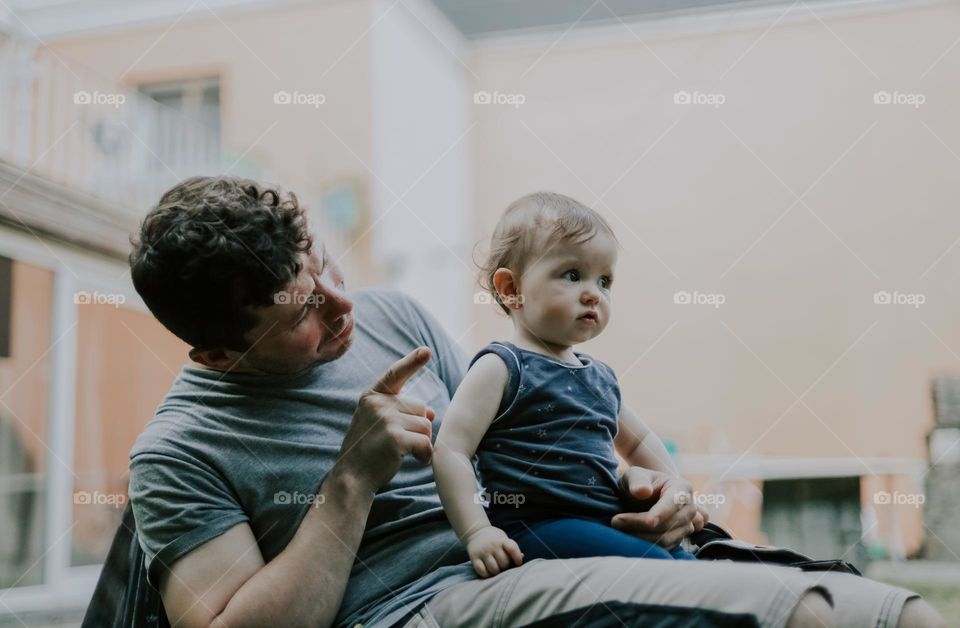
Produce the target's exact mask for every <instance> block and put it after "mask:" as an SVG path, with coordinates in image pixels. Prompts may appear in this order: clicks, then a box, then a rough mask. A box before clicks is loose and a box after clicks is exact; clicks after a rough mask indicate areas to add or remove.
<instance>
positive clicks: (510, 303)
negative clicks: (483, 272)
mask: <svg viewBox="0 0 960 628" xmlns="http://www.w3.org/2000/svg"><path fill="white" fill-rule="evenodd" d="M493 289H494V290H496V291H497V294H499V295H500V302H501V303H503V304H504V305H505V306H506V307H508V308H509V309H511V310H519V309H520V308H521V307H523V297H522V296H521V294H520V280H519V278H518V277H517V276H516V275H514V274H513V271H512V270H510V269H509V268H498V269H497V270H496V272H494V273H493Z"/></svg>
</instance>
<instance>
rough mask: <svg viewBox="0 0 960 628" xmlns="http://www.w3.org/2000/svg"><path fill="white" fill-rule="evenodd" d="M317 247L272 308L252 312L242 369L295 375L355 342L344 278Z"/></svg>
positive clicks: (338, 355) (276, 298)
mask: <svg viewBox="0 0 960 628" xmlns="http://www.w3.org/2000/svg"><path fill="white" fill-rule="evenodd" d="M317 246H319V245H315V246H314V248H313V249H311V251H310V252H309V254H303V255H302V256H301V264H302V268H301V270H300V274H299V275H297V277H296V278H295V279H294V280H293V281H292V282H291V283H290V284H289V285H288V286H286V287H285V288H284V289H283V290H282V291H280V292H278V293H277V294H276V295H274V299H273V301H274V303H273V305H270V306H267V307H261V308H254V310H253V312H254V315H255V316H256V317H257V319H258V323H257V325H256V326H255V327H254V328H253V329H251V330H250V331H248V332H247V333H246V336H245V337H246V340H247V341H248V342H249V343H250V345H251V348H250V350H249V351H247V352H246V354H245V355H244V357H243V365H244V366H245V367H247V368H252V369H256V370H259V371H263V372H267V373H295V372H297V371H301V370H303V369H305V368H307V367H310V366H312V365H314V364H318V363H320V362H330V361H332V360H336V359H337V358H339V357H340V356H342V355H343V354H344V353H346V352H347V350H348V349H349V348H350V343H351V341H352V340H353V325H354V321H353V315H352V314H351V311H352V310H353V302H352V301H351V300H350V299H349V298H348V297H347V295H346V293H345V291H344V282H343V275H342V274H341V272H340V268H339V267H338V266H337V264H336V262H334V261H333V260H332V259H330V258H328V257H327V255H326V250H325V249H322V248H321V251H322V254H321V255H319V256H318V255H317V253H316V248H317Z"/></svg>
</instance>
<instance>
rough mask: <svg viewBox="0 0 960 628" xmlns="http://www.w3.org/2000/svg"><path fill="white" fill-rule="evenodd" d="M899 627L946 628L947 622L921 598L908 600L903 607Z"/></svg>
mask: <svg viewBox="0 0 960 628" xmlns="http://www.w3.org/2000/svg"><path fill="white" fill-rule="evenodd" d="M897 626H898V628H946V626H947V622H945V621H944V620H943V617H941V616H940V613H938V612H937V611H935V610H933V607H932V606H930V605H929V604H927V603H926V602H924V601H923V600H921V599H920V598H914V599H912V600H907V603H906V604H904V605H903V611H901V612H900V623H899V624H897Z"/></svg>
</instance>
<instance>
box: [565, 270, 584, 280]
mask: <svg viewBox="0 0 960 628" xmlns="http://www.w3.org/2000/svg"><path fill="white" fill-rule="evenodd" d="M562 277H563V278H564V279H569V280H570V281H580V271H578V270H575V269H572V268H571V269H570V270H568V271H567V272H565V273H563V275H562Z"/></svg>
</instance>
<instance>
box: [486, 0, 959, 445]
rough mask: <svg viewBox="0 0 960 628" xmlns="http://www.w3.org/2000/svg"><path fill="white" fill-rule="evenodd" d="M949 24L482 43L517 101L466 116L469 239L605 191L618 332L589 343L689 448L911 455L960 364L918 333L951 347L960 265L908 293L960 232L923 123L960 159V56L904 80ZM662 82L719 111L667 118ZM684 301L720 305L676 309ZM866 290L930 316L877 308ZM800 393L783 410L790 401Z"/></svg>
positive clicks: (953, 161)
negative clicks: (528, 213)
mask: <svg viewBox="0 0 960 628" xmlns="http://www.w3.org/2000/svg"><path fill="white" fill-rule="evenodd" d="M958 18H960V9H957V8H939V9H925V10H911V11H899V12H894V13H890V14H884V15H875V16H870V15H866V16H860V17H852V18H847V19H832V20H830V19H828V21H827V25H828V26H829V29H828V28H827V27H826V26H825V25H824V24H821V23H820V22H819V21H817V20H815V19H813V18H809V19H805V20H802V21H799V22H794V23H789V22H790V21H789V20H785V22H784V24H782V25H780V26H778V27H777V28H775V29H773V30H771V31H770V32H768V33H766V34H765V36H764V33H763V31H764V30H765V29H766V28H767V27H768V26H769V25H770V24H769V23H767V24H762V25H758V26H757V28H755V29H750V30H745V31H737V32H726V33H723V32H721V33H713V34H704V35H696V34H694V35H678V36H675V37H667V36H660V37H651V38H649V39H647V40H645V41H646V43H647V44H648V45H649V48H650V49H649V50H648V49H647V48H646V47H645V46H644V45H643V44H641V43H639V42H638V41H637V40H636V39H634V38H632V37H631V36H630V35H629V33H627V32H626V30H624V32H623V33H621V34H619V35H617V36H613V35H611V36H610V37H609V38H606V39H605V37H604V36H599V35H598V36H596V37H593V38H592V39H590V40H588V41H583V38H581V39H579V40H577V41H575V42H574V43H570V44H567V43H565V42H564V41H561V42H560V43H559V44H557V45H556V46H555V47H554V48H553V49H552V50H550V51H549V52H547V53H546V54H545V55H544V52H545V50H546V49H547V47H548V45H549V44H550V43H551V42H550V41H549V39H548V38H545V40H544V42H543V46H536V45H531V44H529V43H526V42H524V45H523V46H522V47H521V46H513V45H510V44H504V43H503V42H499V43H489V44H486V45H481V46H480V48H479V51H478V52H477V54H476V58H475V64H474V67H475V69H476V71H477V72H478V73H479V74H480V77H481V81H480V85H481V88H482V89H486V90H494V89H497V90H500V91H502V92H517V93H522V94H523V95H525V97H526V102H525V104H523V105H522V106H521V107H520V108H518V109H514V108H511V107H503V106H501V107H493V106H485V107H481V106H478V107H477V108H476V109H477V115H478V116H479V117H480V119H481V126H482V129H480V131H479V133H478V135H479V136H481V137H483V138H484V139H483V141H482V142H478V143H477V144H476V152H475V160H476V168H475V176H476V181H475V187H476V190H477V197H476V206H477V208H478V210H477V216H476V226H477V233H478V237H481V236H482V237H486V235H487V234H489V232H490V230H491V228H492V225H493V223H494V221H495V220H496V217H497V215H498V214H499V212H500V211H501V209H502V208H503V207H505V206H506V204H507V203H508V202H509V201H511V200H512V199H514V198H516V197H517V196H519V195H521V194H523V193H525V192H529V191H532V190H535V189H539V188H547V189H554V190H558V191H562V192H565V193H568V194H571V195H573V196H575V197H577V198H579V199H581V200H583V201H585V202H587V203H594V202H595V201H596V195H604V194H605V193H606V196H605V197H604V200H603V203H602V204H601V205H600V207H601V209H602V211H604V213H605V214H606V215H607V216H608V217H609V218H610V220H611V222H612V224H613V225H614V227H615V228H616V230H617V232H618V233H619V237H620V240H621V243H622V245H623V250H622V253H621V258H620V263H619V267H618V276H617V279H616V285H615V288H614V295H615V296H614V302H615V311H614V317H613V321H612V323H611V325H610V327H609V328H608V329H607V331H606V332H605V333H604V335H603V336H602V337H600V338H599V339H598V340H597V341H595V343H594V344H593V345H592V346H590V347H589V350H591V351H593V352H595V353H596V354H597V355H598V356H602V357H603V358H604V359H606V360H607V361H609V362H610V363H611V364H612V365H613V366H614V367H615V368H616V369H617V370H618V371H619V372H620V374H621V376H622V377H623V380H624V384H625V388H626V397H627V399H628V400H629V401H630V402H631V403H632V404H633V406H635V407H636V408H637V409H638V410H639V411H640V412H641V413H642V414H643V415H644V416H645V417H647V418H648V420H649V421H650V422H651V423H652V425H653V426H654V427H655V428H656V429H657V430H658V431H659V432H660V433H662V434H663V435H665V436H668V437H671V438H674V439H677V440H678V441H679V442H680V444H681V448H682V450H684V451H687V452H709V451H711V449H712V450H714V451H716V452H717V453H725V452H738V453H739V452H743V451H746V450H748V449H750V448H751V447H752V449H750V451H751V452H752V453H756V454H771V455H784V456H852V455H854V454H856V455H858V456H864V457H865V456H891V457H916V458H922V457H924V456H925V445H924V440H923V439H924V435H925V433H926V430H927V429H928V427H929V425H930V416H931V405H930V393H929V389H930V379H931V377H932V376H933V375H934V374H936V373H944V372H946V373H950V372H960V364H958V361H957V358H956V357H955V356H954V355H953V354H952V353H951V351H950V350H948V349H947V348H946V347H945V346H944V345H943V344H941V342H940V340H938V338H937V336H939V338H940V339H942V341H943V342H944V343H946V345H948V346H950V347H952V348H953V350H954V351H960V326H957V325H955V324H954V323H955V318H956V312H957V309H958V305H960V295H958V293H957V291H956V290H955V289H954V287H955V268H956V264H957V259H958V258H957V255H960V253H957V252H956V251H954V253H953V254H948V255H947V256H946V257H945V258H944V259H943V260H942V261H941V262H940V263H939V265H937V266H936V267H935V268H933V270H931V271H930V272H929V273H928V274H926V276H925V277H923V278H922V279H921V275H923V274H924V272H925V271H926V270H927V268H928V267H929V266H931V264H933V263H934V262H935V261H936V260H937V258H938V257H940V255H941V254H942V253H944V252H945V251H946V250H947V249H948V248H949V247H950V246H951V244H952V243H953V242H954V240H955V239H956V237H957V236H958V235H960V215H958V214H957V213H956V211H955V207H954V205H955V195H954V194H953V193H952V191H951V189H950V183H951V181H952V180H953V178H955V173H956V168H957V158H956V155H953V154H951V152H950V150H948V149H947V148H945V147H944V146H943V145H942V144H941V143H940V142H939V141H938V139H937V138H936V137H934V135H933V134H932V133H931V132H930V131H928V130H927V129H926V128H924V125H926V126H929V127H930V128H931V129H933V130H934V131H935V132H936V134H938V135H939V136H940V138H941V139H942V140H943V142H945V143H946V144H948V145H951V146H956V147H957V148H956V150H958V151H960V127H958V126H957V124H956V122H955V111H956V104H957V101H958V99H960V86H958V85H957V82H956V80H955V77H956V74H957V70H958V69H960V54H948V55H947V56H946V57H944V58H943V59H942V60H941V61H940V62H939V64H938V65H937V66H936V67H934V68H933V70H931V71H930V72H929V73H928V74H927V75H926V76H925V77H924V78H923V79H920V78H919V76H920V75H921V74H922V73H923V72H924V71H925V70H926V68H927V67H929V66H930V65H931V64H933V63H934V61H936V59H937V58H938V57H939V56H940V55H941V54H942V53H943V52H944V51H945V50H947V49H948V48H949V47H950V45H951V44H952V43H953V41H954V40H955V36H956V33H955V29H953V28H951V27H950V25H951V24H955V23H956V21H957V19H958ZM831 31H832V32H831ZM758 39H759V40H760V41H759V42H758V41H757V40H758ZM751 47H752V49H751ZM847 47H849V48H850V49H852V50H853V51H854V52H853V53H852V52H850V51H849V50H848V49H847ZM855 55H856V56H855ZM857 56H859V57H860V59H861V60H862V62H861V61H860V60H858V59H857ZM658 57H659V59H660V60H658ZM661 61H662V63H661ZM664 64H665V65H666V66H669V68H671V70H672V72H674V73H675V74H676V75H677V76H678V77H679V80H678V79H677V78H675V77H674V76H673V75H672V74H671V71H669V70H667V69H666V68H665V67H664ZM865 65H866V66H868V67H869V68H870V69H869V70H868V69H867V67H865ZM871 71H872V72H871ZM873 74H876V76H878V77H879V80H878V79H877V78H876V77H875V76H874V75H873ZM720 77H724V78H722V79H721V78H720ZM881 89H886V90H889V91H893V90H900V91H920V92H923V93H924V94H925V95H926V97H927V104H925V105H924V106H923V107H921V108H920V109H919V110H915V109H912V108H907V107H890V106H888V107H882V106H877V105H875V104H874V103H873V94H874V92H876V91H878V90H881ZM678 90H688V91H693V90H699V91H701V92H719V93H722V94H724V95H725V97H726V102H725V103H724V104H723V105H722V106H721V107H720V108H719V109H713V108H707V107H696V106H686V107H685V106H679V105H675V104H674V102H673V94H674V93H675V92H676V91H678ZM727 127H729V129H728V128H727ZM864 133H866V135H865V136H864V137H862V139H860V138H861V136H862V135H864ZM738 137H739V140H738ZM858 139H860V141H859V143H857V141H858ZM658 140H659V141H658ZM741 140H742V142H743V143H742V144H741ZM744 144H745V145H746V147H745V146H744ZM855 144H856V145H855ZM854 145H855V146H854ZM852 146H853V148H851V147H852ZM747 147H749V148H747ZM647 151H649V152H647ZM848 151H849V152H848ZM844 155H845V156H844ZM837 160H839V162H838V161H837ZM835 162H836V163H835ZM771 171H773V173H776V176H775V175H774V174H772V173H771ZM824 173H826V174H824ZM621 177H622V178H621ZM777 177H780V178H781V179H782V181H783V184H781V183H780V182H779V181H778V179H777ZM814 184H816V185H815V186H814V187H813V188H812V190H811V191H810V192H809V194H808V195H807V196H806V197H804V201H805V202H806V204H807V205H808V206H809V208H810V210H808V209H807V208H806V207H805V206H804V205H802V204H797V205H796V206H795V207H794V208H793V209H792V210H791V211H789V213H786V215H784V212H786V211H787V209H788V208H789V207H790V206H791V204H792V203H793V202H794V198H795V197H794V196H792V195H791V194H790V192H789V191H787V189H785V188H786V187H789V188H791V189H792V190H794V191H795V192H796V193H797V194H802V193H803V191H805V190H806V189H807V188H808V187H810V186H811V185H814ZM608 189H609V192H607V190H608ZM814 213H815V214H816V216H819V218H817V217H816V216H815V215H814ZM821 221H822V222H821ZM775 223H776V224H775ZM822 223H826V225H824V224H822ZM774 224H775V226H773V227H772V228H771V225H774ZM768 230H769V232H768V233H767V231H768ZM765 233H766V235H765V236H764V234H765ZM758 240H759V241H758ZM754 244H755V246H754ZM751 247H753V248H751ZM748 251H749V252H748ZM745 253H746V254H745ZM744 254H745V256H744ZM741 256H743V257H742V259H740V258H741ZM658 258H659V259H658ZM858 258H859V259H858ZM738 259H740V261H739V263H738V264H736V265H735V266H733V268H732V269H731V270H729V272H726V271H727V269H728V268H729V267H731V266H732V265H734V263H735V262H736V261H737V260H738ZM679 290H689V291H693V290H699V291H701V292H715V293H723V294H725V296H726V299H727V302H726V304H724V305H723V306H722V307H720V308H719V309H713V308H709V307H693V306H677V305H675V304H674V303H673V294H674V292H676V291H679ZM878 290H890V291H893V290H900V291H903V292H922V293H925V295H926V297H927V303H926V304H925V305H924V306H923V307H921V308H920V309H913V308H909V307H893V306H887V307H880V306H877V305H875V304H874V303H873V293H874V292H875V291H878ZM478 316H480V318H481V321H482V322H481V325H480V326H479V327H478V333H477V334H476V343H477V344H478V345H479V344H480V343H482V342H483V341H485V340H486V339H488V338H491V337H497V336H503V335H505V334H506V333H508V323H506V322H505V321H504V320H503V319H502V317H499V316H496V315H495V314H494V312H493V308H484V311H483V312H482V313H479V312H478ZM927 326H929V328H930V329H927ZM738 337H739V340H738ZM741 340H742V343H741ZM658 341H659V342H658ZM858 341H859V342H858ZM744 344H745V345H746V347H745V346H744ZM748 347H749V348H748ZM648 351H649V352H648ZM645 352H648V353H646V354H645ZM752 352H753V353H755V354H756V355H753V354H752ZM644 354H645V355H644ZM641 356H643V357H642V358H641ZM831 366H832V367H833V368H832V369H831ZM768 367H769V368H768ZM771 371H773V372H772V373H771ZM821 377H822V379H821ZM779 380H782V382H781V381H779ZM811 386H813V388H812V389H811V390H810V392H809V394H807V395H806V397H804V403H799V404H796V405H795V406H794V402H795V397H794V396H793V395H792V394H791V392H790V390H789V389H792V390H793V391H794V392H796V393H797V394H798V395H801V394H803V393H804V392H805V391H806V390H807V389H808V387H811ZM791 406H794V407H793V408H792V409H790V408H791ZM788 409H789V411H788V412H787V410H788ZM784 412H786V414H785V415H784V416H783V418H782V420H780V421H779V422H777V423H776V425H774V426H772V427H771V425H772V424H773V423H774V422H775V421H776V419H778V417H780V416H781V414H783V413H784ZM817 417H819V419H822V423H821V420H818V418H817ZM768 429H769V432H768V433H766V434H765V435H764V432H765V430H768ZM761 435H764V436H763V438H760V437H761ZM757 439H760V440H759V442H756V443H755V441H757ZM754 444H755V446H754Z"/></svg>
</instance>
